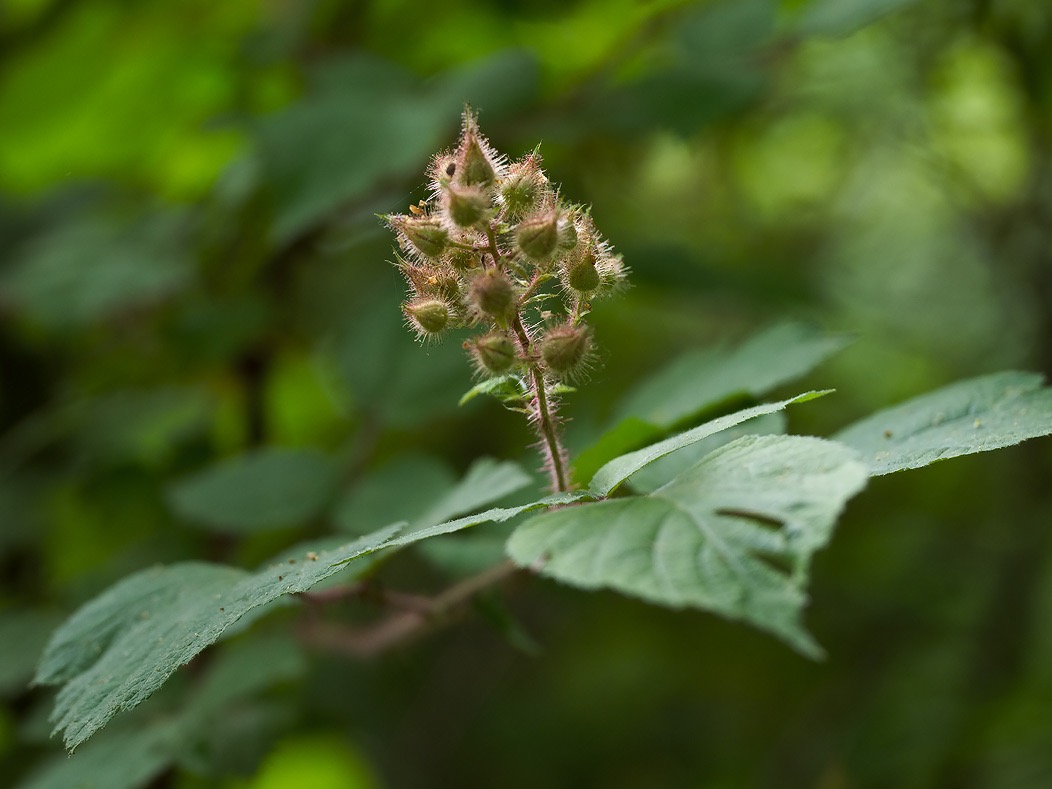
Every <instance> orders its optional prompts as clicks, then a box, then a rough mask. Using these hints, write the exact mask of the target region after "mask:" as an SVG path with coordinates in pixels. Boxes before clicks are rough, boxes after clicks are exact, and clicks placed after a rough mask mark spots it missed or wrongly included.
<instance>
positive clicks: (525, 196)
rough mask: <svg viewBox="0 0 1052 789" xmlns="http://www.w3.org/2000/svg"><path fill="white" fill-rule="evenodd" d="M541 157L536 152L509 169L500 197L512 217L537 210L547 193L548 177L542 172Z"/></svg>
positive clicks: (515, 217)
mask: <svg viewBox="0 0 1052 789" xmlns="http://www.w3.org/2000/svg"><path fill="white" fill-rule="evenodd" d="M539 162H540V157H539V156H538V155H537V154H536V153H534V154H530V155H529V156H527V157H526V158H525V159H524V160H522V161H521V162H516V163H515V164H513V165H511V167H510V168H509V169H508V175H507V177H505V178H504V180H503V181H502V182H501V185H500V199H501V202H503V203H504V207H505V209H506V210H507V212H508V216H509V217H511V218H512V219H518V218H519V217H523V216H526V215H527V214H530V213H532V212H533V211H535V210H537V208H538V207H539V204H540V202H541V199H542V198H543V197H544V195H545V187H546V186H547V184H548V179H547V178H545V177H544V173H542V172H541V169H540V166H539Z"/></svg>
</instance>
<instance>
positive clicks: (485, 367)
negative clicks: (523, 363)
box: [464, 332, 517, 375]
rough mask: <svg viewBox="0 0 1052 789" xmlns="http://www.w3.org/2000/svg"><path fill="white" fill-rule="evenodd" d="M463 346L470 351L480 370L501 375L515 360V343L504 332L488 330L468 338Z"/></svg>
mask: <svg viewBox="0 0 1052 789" xmlns="http://www.w3.org/2000/svg"><path fill="white" fill-rule="evenodd" d="M464 346H465V347H466V348H468V350H469V351H471V356H472V358H473V359H474V360H475V364H476V366H477V367H478V368H479V370H480V371H483V372H486V373H490V374H492V375H502V374H504V373H506V372H508V370H510V369H511V368H512V366H513V365H514V364H515V362H516V361H517V358H516V354H515V343H514V342H513V341H512V339H511V337H509V336H508V335H507V334H505V333H504V332H490V333H489V334H483V335H482V336H481V337H476V338H475V339H473V340H468V342H466V343H464Z"/></svg>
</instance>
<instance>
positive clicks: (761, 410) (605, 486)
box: [589, 389, 832, 498]
mask: <svg viewBox="0 0 1052 789" xmlns="http://www.w3.org/2000/svg"><path fill="white" fill-rule="evenodd" d="M830 391H832V390H828V389H827V390H824V391H817V392H805V393H804V394H801V395H797V396H796V397H791V398H789V399H788V400H780V401H779V402H777V403H764V404H763V405H757V406H753V407H752V408H746V409H744V410H742V411H737V412H735V413H733V414H727V415H726V416H721V417H719V418H717V419H713V420H712V421H710V422H706V423H704V424H702V425H698V426H697V427H695V428H693V429H691V430H687V431H684V432H683V433H679V434H678V435H675V436H672V437H671V438H667V439H665V440H664V441H659V442H657V443H656V444H651V445H650V446H648V447H644V448H643V449H639V450H636V451H635V452H629V453H628V454H627V455H621V457H618V458H614V459H613V460H611V461H610V462H609V463H607V464H606V465H605V466H603V467H602V468H601V469H599V470H598V471H597V472H596V473H595V476H594V477H592V482H591V484H590V485H589V491H590V492H591V494H592V495H593V496H594V497H596V498H604V497H606V496H609V495H610V493H612V492H613V491H614V489H616V488H617V486H618V485H620V484H621V483H622V482H624V481H625V480H626V479H628V478H629V477H630V476H632V475H633V474H635V473H636V472H637V471H639V469H641V468H643V467H644V466H646V465H648V464H649V463H653V462H654V461H655V460H657V459H658V458H662V457H664V456H665V455H668V454H669V453H671V452H675V451H676V450H678V449H683V448H684V447H687V446H690V445H691V444H693V443H695V442H697V441H701V440H702V439H703V438H707V437H709V436H711V435H714V434H716V433H718V432H720V431H721V430H726V429H727V428H728V427H734V426H735V425H739V424H741V423H742V422H745V421H747V420H749V419H752V418H754V417H757V416H761V415H763V414H771V413H774V412H775V411H781V410H782V409H783V408H785V407H786V406H787V405H790V404H792V403H803V402H806V401H808V400H813V399H814V398H816V397H822V396H823V395H826V394H829V392H830Z"/></svg>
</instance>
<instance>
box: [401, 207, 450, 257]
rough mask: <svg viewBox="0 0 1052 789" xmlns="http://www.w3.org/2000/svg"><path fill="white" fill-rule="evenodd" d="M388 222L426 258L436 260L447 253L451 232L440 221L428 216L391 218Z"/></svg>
mask: <svg viewBox="0 0 1052 789" xmlns="http://www.w3.org/2000/svg"><path fill="white" fill-rule="evenodd" d="M387 221H388V223H389V224H390V225H391V227H392V228H394V229H395V231H397V232H398V233H399V235H400V236H401V237H402V238H404V239H405V240H406V241H408V242H409V245H410V246H411V247H412V248H413V249H415V250H416V251H417V252H419V253H420V254H421V255H423V256H424V257H425V258H428V259H434V258H437V257H438V256H439V255H441V254H442V253H443V252H445V251H446V246H447V245H448V244H449V231H448V230H447V229H446V228H445V226H443V224H442V223H441V222H440V221H439V220H437V219H434V218H432V217H428V216H391V217H388V218H387Z"/></svg>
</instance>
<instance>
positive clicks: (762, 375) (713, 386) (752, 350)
mask: <svg viewBox="0 0 1052 789" xmlns="http://www.w3.org/2000/svg"><path fill="white" fill-rule="evenodd" d="M850 342H851V337H849V336H846V335H839V334H827V333H825V332H823V331H820V330H818V329H816V328H814V327H813V326H808V325H805V324H801V323H779V324H777V325H775V326H771V327H770V328H768V329H765V330H764V331H762V332H760V333H759V334H756V335H755V336H753V337H750V338H749V339H748V340H746V341H745V342H743V343H742V344H741V345H739V346H737V347H734V348H715V349H711V350H705V351H695V352H692V353H688V354H685V355H683V356H681V357H679V358H678V359H676V360H675V361H674V362H672V364H670V365H669V366H668V367H666V368H664V369H663V370H661V371H659V372H658V373H657V374H656V375H653V376H650V377H648V378H647V380H646V383H644V384H643V385H641V386H639V387H638V388H637V389H635V390H634V391H633V392H631V393H630V394H629V395H628V397H626V398H625V400H624V402H623V403H622V404H621V406H620V408H619V409H618V416H619V417H620V418H628V417H637V418H639V419H642V420H644V421H646V422H648V423H649V424H652V425H655V426H657V427H661V428H665V429H671V428H674V427H676V426H677V425H681V424H683V423H684V422H686V421H688V420H690V419H692V418H694V417H696V416H698V415H699V414H701V413H702V412H704V411H706V410H708V409H710V408H713V407H715V406H718V405H720V404H721V403H724V402H727V401H729V400H732V399H734V398H738V397H743V396H746V397H751V398H758V397H761V396H763V395H764V394H766V393H767V392H769V391H771V390H772V389H774V388H775V387H776V386H780V385H781V384H784V383H788V382H789V381H792V380H795V379H796V378H799V377H800V376H802V375H805V374H806V373H808V372H809V371H810V370H812V369H813V368H814V367H816V366H817V365H818V364H819V363H820V362H822V361H823V360H825V359H827V358H828V357H830V356H832V355H833V354H834V353H836V352H837V351H839V350H841V349H842V348H843V347H844V346H846V345H847V344H848V343H850Z"/></svg>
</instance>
